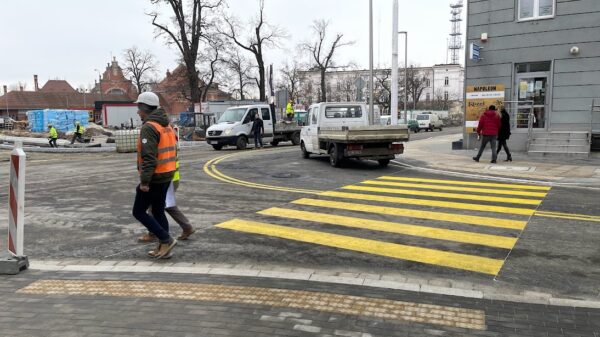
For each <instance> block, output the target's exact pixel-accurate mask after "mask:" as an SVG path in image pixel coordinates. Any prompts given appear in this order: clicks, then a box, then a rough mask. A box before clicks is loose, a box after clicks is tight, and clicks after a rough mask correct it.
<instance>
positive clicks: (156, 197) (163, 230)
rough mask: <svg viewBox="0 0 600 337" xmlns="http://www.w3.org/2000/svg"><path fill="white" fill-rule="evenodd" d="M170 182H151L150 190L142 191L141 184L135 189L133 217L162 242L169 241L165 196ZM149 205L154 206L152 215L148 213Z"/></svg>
mask: <svg viewBox="0 0 600 337" xmlns="http://www.w3.org/2000/svg"><path fill="white" fill-rule="evenodd" d="M169 184H171V183H170V182H167V183H162V184H150V191H148V192H142V191H141V190H140V185H138V186H137V187H136V189H135V201H134V203H133V211H132V213H133V217H134V218H136V219H137V220H138V221H139V222H141V223H142V225H144V227H146V228H147V229H148V231H149V232H150V233H152V234H154V235H156V237H157V238H158V240H159V241H160V242H161V243H169V242H170V241H171V236H170V235H169V220H167V216H166V214H165V198H166V197H167V190H168V189H169ZM148 207H152V215H150V214H148V213H146V210H148Z"/></svg>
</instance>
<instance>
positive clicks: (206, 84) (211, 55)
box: [199, 36, 224, 102]
mask: <svg viewBox="0 0 600 337" xmlns="http://www.w3.org/2000/svg"><path fill="white" fill-rule="evenodd" d="M223 45H224V42H223V41H222V40H221V39H219V37H218V36H213V37H211V38H208V39H207V41H206V47H207V48H206V50H207V51H206V53H205V54H203V55H201V56H200V58H199V62H200V68H201V70H200V73H201V75H200V78H201V79H202V82H203V83H202V84H203V89H202V102H206V98H207V97H208V91H209V90H210V88H211V87H212V85H213V83H215V79H216V77H217V76H218V75H219V74H220V73H221V70H220V67H218V65H219V64H221V63H224V57H223V53H224V51H223V50H224V47H223Z"/></svg>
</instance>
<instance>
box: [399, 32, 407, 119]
mask: <svg viewBox="0 0 600 337" xmlns="http://www.w3.org/2000/svg"><path fill="white" fill-rule="evenodd" d="M398 34H404V121H405V122H406V123H407V124H408V118H407V114H408V110H407V109H406V105H407V102H408V32H398Z"/></svg>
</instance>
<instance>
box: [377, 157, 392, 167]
mask: <svg viewBox="0 0 600 337" xmlns="http://www.w3.org/2000/svg"><path fill="white" fill-rule="evenodd" d="M377 162H378V163H379V166H381V167H387V166H388V165H389V164H390V160H389V159H379V160H378V161H377Z"/></svg>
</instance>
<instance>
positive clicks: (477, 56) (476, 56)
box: [469, 43, 481, 62]
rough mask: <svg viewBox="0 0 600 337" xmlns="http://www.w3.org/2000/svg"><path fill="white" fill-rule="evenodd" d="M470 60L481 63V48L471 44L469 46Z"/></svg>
mask: <svg viewBox="0 0 600 337" xmlns="http://www.w3.org/2000/svg"><path fill="white" fill-rule="evenodd" d="M469 58H470V59H471V60H473V61H475V62H479V61H481V46H479V45H478V44H475V43H471V45H470V46H469Z"/></svg>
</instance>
